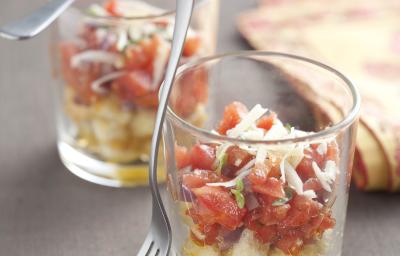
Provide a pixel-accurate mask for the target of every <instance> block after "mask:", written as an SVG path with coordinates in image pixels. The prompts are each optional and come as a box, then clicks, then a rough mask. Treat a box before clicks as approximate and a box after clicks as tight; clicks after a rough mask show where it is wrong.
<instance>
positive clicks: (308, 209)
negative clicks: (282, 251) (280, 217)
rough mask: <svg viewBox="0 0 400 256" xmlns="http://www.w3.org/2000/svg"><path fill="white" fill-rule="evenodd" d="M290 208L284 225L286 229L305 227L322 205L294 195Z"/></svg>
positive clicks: (316, 214)
mask: <svg viewBox="0 0 400 256" xmlns="http://www.w3.org/2000/svg"><path fill="white" fill-rule="evenodd" d="M290 205H291V206H292V208H291V209H290V211H289V214H288V217H287V218H286V219H285V221H284V224H285V225H286V226H288V227H300V226H303V225H306V224H307V223H308V222H309V221H310V220H311V218H313V217H316V216H318V214H319V212H320V210H321V208H322V205H321V204H319V203H318V202H316V201H314V200H311V199H309V198H307V197H305V196H299V195H296V196H295V197H294V198H293V199H292V200H291V201H290Z"/></svg>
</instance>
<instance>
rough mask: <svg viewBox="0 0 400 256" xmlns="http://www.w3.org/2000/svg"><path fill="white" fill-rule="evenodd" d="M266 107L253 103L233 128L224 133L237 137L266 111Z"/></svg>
mask: <svg viewBox="0 0 400 256" xmlns="http://www.w3.org/2000/svg"><path fill="white" fill-rule="evenodd" d="M267 111H268V109H266V108H263V107H261V105H260V104H257V105H255V106H254V107H253V108H252V109H251V110H250V111H249V112H248V113H247V114H246V115H245V116H244V117H243V118H242V120H241V121H240V123H238V124H237V125H236V126H235V127H234V128H232V129H230V130H228V131H227V132H226V133H227V135H228V136H229V137H232V138H237V137H239V136H240V135H241V134H242V133H243V132H244V131H246V130H247V129H249V128H250V127H251V126H252V125H254V123H255V122H256V121H257V120H258V119H259V118H260V117H262V116H263V115H264V114H265V113H267Z"/></svg>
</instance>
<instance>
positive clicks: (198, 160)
mask: <svg viewBox="0 0 400 256" xmlns="http://www.w3.org/2000/svg"><path fill="white" fill-rule="evenodd" d="M190 161H191V163H192V167H193V168H194V169H203V170H212V169H213V167H214V162H215V148H213V147H210V146H208V145H205V144H196V145H194V146H193V147H192V149H191V151H190Z"/></svg>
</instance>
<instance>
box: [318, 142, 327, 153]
mask: <svg viewBox="0 0 400 256" xmlns="http://www.w3.org/2000/svg"><path fill="white" fill-rule="evenodd" d="M317 152H318V154H320V155H321V156H323V155H325V154H326V152H328V144H327V143H326V142H321V143H320V144H319V145H318V147H317Z"/></svg>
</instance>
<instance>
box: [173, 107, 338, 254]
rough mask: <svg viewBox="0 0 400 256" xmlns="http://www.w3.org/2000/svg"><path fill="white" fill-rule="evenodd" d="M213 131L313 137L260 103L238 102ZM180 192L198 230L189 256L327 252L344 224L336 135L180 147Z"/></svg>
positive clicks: (246, 136) (249, 136)
mask: <svg viewBox="0 0 400 256" xmlns="http://www.w3.org/2000/svg"><path fill="white" fill-rule="evenodd" d="M212 133H214V134H218V135H223V136H227V137H229V138H235V139H242V140H258V141H262V140H280V139H295V138H298V137H304V136H307V135H310V134H312V133H313V132H305V131H302V130H299V129H296V127H291V126H290V124H284V123H282V122H281V121H280V119H279V117H278V116H277V114H275V113H274V112H272V111H270V110H268V109H265V108H263V107H262V106H261V105H259V104H257V105H255V106H254V107H253V108H251V109H250V110H248V108H247V107H246V106H245V105H244V104H242V103H240V102H233V103H231V104H229V105H228V106H226V107H225V111H224V113H223V118H222V120H221V121H220V123H219V125H218V126H217V127H216V130H212ZM175 162H176V172H177V173H176V176H177V179H178V184H179V185H178V188H177V189H175V188H174V186H173V185H171V184H170V186H169V189H170V191H171V193H172V194H173V195H172V196H173V198H175V201H176V202H177V204H178V205H179V209H180V210H179V215H180V217H181V219H182V221H183V222H184V223H185V225H186V226H187V228H188V230H190V232H189V233H190V235H189V237H187V238H186V242H185V243H184V246H183V248H182V253H183V255H190V256H201V255H223V256H225V255H227V256H228V255H229V256H236V255H248V256H253V255H254V256H258V255H260V256H261V255H324V249H325V246H326V245H327V243H329V241H330V238H331V236H332V234H331V233H332V229H333V228H334V227H335V224H336V220H335V218H334V217H333V214H332V211H331V208H332V207H333V205H334V203H335V199H336V196H337V195H336V193H337V188H336V184H337V183H338V177H339V174H340V172H339V168H338V163H339V147H338V144H337V142H336V139H335V137H331V138H326V139H320V140H318V141H312V142H307V141H300V142H298V143H291V144H282V145H279V144H278V145H267V144H262V143H259V144H244V143H239V142H237V143H235V142H231V141H227V142H212V141H211V142H210V141H207V142H202V141H201V140H199V141H198V142H197V143H195V144H193V145H192V146H190V147H185V146H183V145H178V144H176V145H175Z"/></svg>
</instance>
